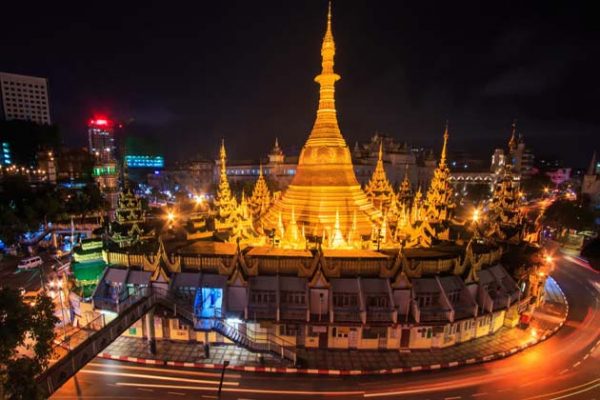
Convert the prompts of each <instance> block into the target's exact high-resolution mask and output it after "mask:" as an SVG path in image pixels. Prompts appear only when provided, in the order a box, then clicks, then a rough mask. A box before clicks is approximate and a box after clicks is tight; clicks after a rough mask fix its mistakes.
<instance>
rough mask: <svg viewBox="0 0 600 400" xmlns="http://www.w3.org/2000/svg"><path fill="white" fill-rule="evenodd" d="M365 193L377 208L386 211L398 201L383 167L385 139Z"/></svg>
mask: <svg viewBox="0 0 600 400" xmlns="http://www.w3.org/2000/svg"><path fill="white" fill-rule="evenodd" d="M365 193H366V195H367V198H368V199H369V200H371V202H372V203H373V205H374V206H375V208H377V209H379V210H382V212H384V213H385V212H386V211H387V210H388V208H390V206H391V205H392V203H395V201H396V194H395V193H394V188H393V187H392V184H391V183H390V181H389V180H388V178H387V175H386V173H385V169H384V168H383V141H381V142H379V155H378V158H377V165H376V166H375V170H374V171H373V176H372V177H371V180H369V182H368V183H367V184H366V185H365Z"/></svg>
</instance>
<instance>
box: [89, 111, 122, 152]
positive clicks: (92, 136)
mask: <svg viewBox="0 0 600 400" xmlns="http://www.w3.org/2000/svg"><path fill="white" fill-rule="evenodd" d="M88 144H89V151H90V153H91V154H92V155H93V156H94V158H95V159H96V160H97V161H98V162H107V161H114V160H115V159H116V151H117V148H116V143H115V135H114V122H113V121H112V120H110V119H108V118H92V119H90V121H89V123H88Z"/></svg>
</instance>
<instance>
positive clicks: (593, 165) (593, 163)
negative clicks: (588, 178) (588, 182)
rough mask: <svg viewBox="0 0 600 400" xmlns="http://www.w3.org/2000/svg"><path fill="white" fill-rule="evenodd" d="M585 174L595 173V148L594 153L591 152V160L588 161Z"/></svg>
mask: <svg viewBox="0 0 600 400" xmlns="http://www.w3.org/2000/svg"><path fill="white" fill-rule="evenodd" d="M587 174H588V175H596V150H594V154H592V161H590V166H589V167H588V171H587Z"/></svg>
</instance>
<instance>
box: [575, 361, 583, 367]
mask: <svg viewBox="0 0 600 400" xmlns="http://www.w3.org/2000/svg"><path fill="white" fill-rule="evenodd" d="M579 364H581V361H577V362H576V363H575V364H573V368H577V367H578V366H579Z"/></svg>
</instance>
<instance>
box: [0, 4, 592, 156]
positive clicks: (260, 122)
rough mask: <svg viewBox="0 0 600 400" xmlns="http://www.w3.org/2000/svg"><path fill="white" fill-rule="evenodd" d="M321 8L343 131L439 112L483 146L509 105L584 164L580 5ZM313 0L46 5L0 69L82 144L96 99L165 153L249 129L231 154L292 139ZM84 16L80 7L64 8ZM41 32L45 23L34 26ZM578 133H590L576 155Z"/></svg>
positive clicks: (418, 131) (409, 129) (432, 122)
mask: <svg viewBox="0 0 600 400" xmlns="http://www.w3.org/2000/svg"><path fill="white" fill-rule="evenodd" d="M11 7H15V11H18V9H17V8H18V6H15V5H11ZM65 7H66V6H65ZM333 7H334V9H335V11H336V14H337V15H339V23H338V24H337V25H336V27H335V28H334V30H335V32H334V33H335V34H336V37H337V38H338V42H339V43H338V44H339V47H340V51H339V52H338V61H337V65H339V70H340V73H341V75H342V76H343V79H342V80H341V81H340V84H339V85H338V93H339V96H338V97H339V100H338V109H339V113H340V125H341V128H342V130H343V131H344V132H345V135H346V137H347V139H348V142H349V144H351V145H352V144H353V143H354V141H356V140H360V141H364V140H366V139H367V138H368V137H370V136H371V135H372V134H373V132H374V131H380V132H384V133H387V134H391V135H393V136H395V137H396V138H397V139H399V140H406V141H408V142H412V143H416V144H419V145H425V146H431V147H434V148H435V149H437V151H439V140H438V138H439V134H440V131H441V129H442V128H443V123H444V121H445V120H446V119H450V122H451V126H452V131H453V132H454V135H453V142H454V143H455V148H456V149H463V148H464V149H465V150H470V151H472V152H474V153H475V154H476V155H477V156H479V157H484V156H485V157H487V156H488V155H489V153H490V151H491V149H493V148H495V147H499V146H502V145H504V143H505V142H506V138H507V137H508V136H509V134H510V123H511V121H512V119H513V118H517V119H518V120H519V131H520V132H521V133H523V135H524V136H525V140H526V141H527V143H528V145H529V144H530V145H531V146H532V147H533V149H534V151H535V152H536V153H538V154H542V155H552V154H557V153H559V151H562V153H563V155H564V158H565V159H566V161H567V162H568V163H570V164H573V165H574V166H577V167H583V166H585V165H586V164H587V162H588V160H589V157H590V156H591V149H593V148H597V147H598V139H597V137H598V135H597V129H598V124H597V119H596V117H595V115H594V110H593V107H592V104H593V102H592V101H591V100H592V99H593V98H594V90H597V89H594V87H595V85H593V82H594V80H595V79H597V78H595V77H594V76H593V75H592V72H593V71H594V69H595V67H594V65H596V64H597V62H598V61H597V59H596V58H597V57H596V55H597V50H596V49H594V47H593V43H594V36H593V35H594V34H593V33H591V32H589V30H588V27H591V24H590V23H591V20H590V21H589V22H590V23H588V24H586V19H585V18H586V17H585V13H584V10H583V9H582V8H583V7H579V6H578V5H572V6H569V7H570V8H569V9H552V8H550V7H549V6H545V7H541V8H537V7H535V6H534V5H531V6H530V8H527V7H522V6H520V7H513V6H512V5H510V4H508V5H503V6H494V7H499V8H491V7H492V6H478V7H474V6H468V5H462V6H461V5H445V6H443V5H439V6H438V7H436V8H435V9H427V8H421V7H418V6H411V5H408V4H400V5H395V4H392V3H383V4H378V5H377V7H372V6H371V7H370V6H369V5H368V4H367V3H362V2H353V3H344V2H337V3H335V4H334V5H333ZM487 7H489V8H487ZM324 8H325V2H323V4H322V6H321V7H315V4H312V3H309V2H301V3H295V4H294V5H293V6H292V7H286V6H282V5H280V4H279V5H278V4H275V3H269V2H265V3H260V4H252V5H249V4H243V3H235V2H233V3H227V5H208V6H204V7H203V9H202V13H198V12H194V10H184V9H177V10H173V11H169V10H166V11H165V12H164V13H161V9H160V8H158V7H157V6H156V4H155V5H153V4H150V5H149V6H148V7H146V8H144V9H143V10H132V9H127V6H125V8H124V9H122V10H121V11H120V12H119V13H112V12H111V7H110V5H107V6H106V8H104V9H102V10H96V11H95V12H93V13H90V12H86V10H83V9H68V10H67V9H63V7H62V6H60V5H59V6H53V8H51V9H48V10H47V11H48V13H49V15H51V16H53V17H55V18H47V19H40V20H38V21H35V20H30V21H27V22H26V24H27V25H28V26H30V28H31V29H27V30H24V33H23V35H22V36H21V39H20V40H19V41H17V42H14V43H8V42H0V47H1V48H2V51H3V52H4V53H8V54H12V55H13V57H10V58H9V60H7V61H6V62H4V63H3V64H2V65H0V69H1V70H6V71H9V72H17V73H25V74H29V73H31V74H34V75H40V76H45V77H47V78H49V82H50V98H51V100H50V101H51V103H52V105H53V106H52V114H53V116H54V119H55V120H56V122H58V123H59V125H60V126H61V130H62V132H63V138H64V141H65V142H66V143H67V144H73V145H84V144H85V139H86V134H85V132H86V129H85V122H86V121H87V119H88V118H89V117H90V116H93V115H95V114H106V115H110V116H112V117H115V118H118V119H123V120H128V119H130V118H133V119H135V120H136V121H137V123H138V125H139V126H140V127H141V130H142V131H143V132H144V133H145V134H147V135H149V136H155V137H158V138H159V139H160V140H161V141H162V142H163V144H167V141H166V140H165V138H166V137H168V138H169V143H168V144H169V146H166V148H165V150H166V155H167V157H168V158H169V159H173V158H174V155H175V154H177V155H181V156H180V157H178V158H181V157H186V156H192V155H195V154H198V153H199V154H202V155H205V156H211V155H216V153H217V147H218V143H219V139H220V138H222V137H225V138H226V140H227V142H228V143H236V142H237V143H239V142H241V141H242V140H243V139H244V137H245V136H253V137H256V140H254V141H253V143H252V144H250V145H249V146H238V148H232V149H231V152H232V157H233V158H250V157H257V156H259V155H262V154H264V153H265V151H266V150H268V149H270V148H271V146H272V143H273V139H274V138H275V137H276V136H277V137H279V138H280V141H281V144H282V146H283V147H284V150H287V151H288V152H298V151H299V149H300V146H301V144H302V143H303V141H304V140H305V139H306V137H307V135H308V132H309V131H310V124H311V121H312V115H311V110H312V109H313V107H314V104H316V96H315V87H316V86H315V84H314V83H313V82H312V77H313V76H314V74H315V73H316V72H317V71H318V69H319V66H318V59H317V58H316V57H315V49H318V47H319V42H320V37H319V35H318V32H319V30H320V29H316V28H322V25H323V22H322V19H320V15H319V12H321V11H322V9H324ZM159 14H160V18H158V17H159ZM82 15H85V17H86V18H87V20H85V21H84V20H82V19H81V18H73V17H77V16H82ZM476 15H477V17H475V16H476ZM534 15H535V17H534ZM51 21H52V22H51ZM152 21H154V22H152ZM158 21H160V24H159V23H158ZM56 22H59V23H58V24H57V26H51V25H50V24H55V23H56ZM557 23H558V25H557V26H555V25H556V24H557ZM50 28H51V29H50ZM1 29H9V30H10V29H11V22H8V24H7V25H5V27H4V28H1ZM46 31H51V32H52V34H51V35H48V37H46V38H45V39H44V38H43V39H41V40H39V35H40V33H42V32H46ZM475 31H476V32H477V34H474V32H475ZM74 33H76V34H74ZM7 37H8V36H7ZM34 39H36V40H35V41H34ZM45 40H49V41H52V43H53V44H54V45H53V46H44V41H45ZM24 43H26V44H28V46H23V44H24ZM25 49H27V50H25ZM31 50H34V51H33V52H32V51H31ZM454 54H460V56H455V55H454ZM557 55H560V57H558V56H557ZM10 59H12V60H15V61H12V62H11V61H10ZM17 60H18V61H17ZM40 60H42V62H40ZM478 66H480V67H478ZM583 85H585V86H583ZM582 89H583V90H582ZM475 138H477V139H478V141H477V147H473V146H474V145H473V144H472V143H473V141H474V139H475ZM572 138H576V140H567V139H572ZM173 139H175V140H173ZM548 139H552V140H548ZM174 143H175V144H174ZM208 143H211V145H207V144H208ZM578 143H587V144H588V146H589V148H590V155H586V156H585V157H584V159H581V155H580V154H576V150H577V147H578V146H579V144H578ZM483 149H485V150H486V151H485V152H484V151H483ZM294 150H296V151H294Z"/></svg>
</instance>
